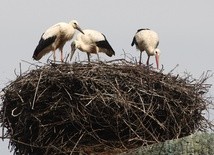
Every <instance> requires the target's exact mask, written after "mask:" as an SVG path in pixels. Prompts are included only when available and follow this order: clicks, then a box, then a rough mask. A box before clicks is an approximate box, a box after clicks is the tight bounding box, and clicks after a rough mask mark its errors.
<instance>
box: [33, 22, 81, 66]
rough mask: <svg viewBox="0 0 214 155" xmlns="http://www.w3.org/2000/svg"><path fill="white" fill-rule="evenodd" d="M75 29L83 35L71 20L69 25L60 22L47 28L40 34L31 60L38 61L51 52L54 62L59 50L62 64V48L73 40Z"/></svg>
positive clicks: (76, 23) (76, 24)
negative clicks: (56, 52)
mask: <svg viewBox="0 0 214 155" xmlns="http://www.w3.org/2000/svg"><path fill="white" fill-rule="evenodd" d="M75 29H76V30H79V31H80V32H81V33H83V31H82V30H81V28H80V26H79V25H78V22H77V21H76V20H72V21H71V22H69V23H64V22H60V23H57V24H55V25H53V26H51V27H50V28H48V29H47V30H46V31H45V32H44V33H43V34H42V36H41V39H40V41H39V44H38V45H37V47H36V49H35V51H34V53H33V58H34V59H35V60H40V59H41V58H42V57H43V56H44V55H45V54H47V53H49V52H50V51H53V59H54V62H55V61H56V54H55V51H56V50H57V49H59V50H60V52H61V62H63V47H64V45H65V43H66V42H67V41H69V40H71V39H72V38H73V36H74V33H75Z"/></svg>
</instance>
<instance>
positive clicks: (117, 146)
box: [0, 61, 211, 154]
mask: <svg viewBox="0 0 214 155" xmlns="http://www.w3.org/2000/svg"><path fill="white" fill-rule="evenodd" d="M206 79H207V76H203V77H202V78H201V79H200V80H194V79H192V78H191V76H186V78H181V77H180V76H173V75H172V74H171V73H169V74H166V75H165V74H163V73H161V72H156V71H154V70H152V69H149V68H148V67H143V66H138V65H135V64H132V63H127V62H121V61H119V62H115V63H110V64H107V63H91V64H83V63H75V64H72V65H70V64H60V65H52V64H49V65H45V66H43V67H40V68H37V69H35V70H30V71H28V72H27V73H25V74H23V75H21V76H19V77H17V79H16V80H15V81H13V82H11V83H10V84H9V85H8V86H7V87H5V88H4V89H3V92H4V95H3V96H2V101H3V106H2V110H1V115H0V116H1V119H0V122H1V123H2V124H3V127H4V128H6V129H7V132H6V134H4V136H5V137H9V138H10V139H11V145H12V146H13V148H14V152H15V154H34V153H35V154H70V153H73V154H75V153H82V154H90V153H91V152H93V153H103V152H105V153H106V152H108V153H113V152H114V153H115V152H123V151H124V150H127V149H129V148H134V147H138V146H141V145H148V144H153V143H158V142H161V141H165V140H169V139H174V138H179V137H183V136H187V135H190V134H191V133H194V132H195V131H200V130H201V131H205V130H206V129H207V128H208V127H210V126H211V125H210V124H209V123H208V121H207V120H206V119H205V118H204V115H203V112H202V111H204V110H206V109H207V107H208V106H209V105H210V104H211V101H209V100H208V98H206V97H204V96H205V95H203V93H205V94H206V92H207V91H208V89H209V87H210V85H206V84H205V83H204V82H205V81H206ZM108 153H107V154H108Z"/></svg>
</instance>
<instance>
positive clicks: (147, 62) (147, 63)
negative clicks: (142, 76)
mask: <svg viewBox="0 0 214 155" xmlns="http://www.w3.org/2000/svg"><path fill="white" fill-rule="evenodd" d="M149 58H150V56H149V55H148V58H147V61H146V65H147V66H149Z"/></svg>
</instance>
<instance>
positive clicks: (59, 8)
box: [0, 0, 214, 155]
mask: <svg viewBox="0 0 214 155" xmlns="http://www.w3.org/2000/svg"><path fill="white" fill-rule="evenodd" d="M213 6H214V1H213V0H206V1H199V0H198V1H195V0H186V1H184V0H179V1H178V0H177V1H173V0H161V1H160V0H147V1H142V0H108V1H100V0H90V1H89V0H49V1H48V0H34V1H29V0H19V1H15V0H2V1H1V5H0V21H1V22H0V34H1V35H0V38H1V55H2V56H1V57H0V66H1V67H0V75H1V76H0V89H2V88H3V87H5V86H6V85H7V84H8V83H9V82H10V81H11V80H14V79H15V77H16V76H15V74H14V69H16V70H19V63H20V62H21V64H22V71H25V70H27V69H28V67H29V64H27V63H24V62H22V61H21V60H26V61H29V62H32V63H34V62H35V61H33V60H32V54H33V51H34V49H35V47H36V45H37V44H38V41H39V39H40V36H41V34H42V33H43V32H44V31H45V30H46V29H47V28H48V27H50V26H51V25H53V24H55V23H58V22H61V21H62V22H69V21H70V20H72V19H76V20H77V21H78V22H79V24H80V26H81V28H82V29H87V28H90V29H95V30H98V31H100V32H102V33H104V34H105V35H106V37H107V39H108V41H109V42H110V44H111V45H112V47H113V49H114V50H115V52H116V56H115V57H112V58H107V57H105V56H104V55H101V59H102V60H104V59H105V60H110V59H115V58H123V56H122V55H123V49H124V50H125V51H126V53H130V54H131V55H132V56H133V57H136V58H137V59H139V52H138V51H137V50H136V49H135V48H134V47H131V41H132V38H133V35H134V34H135V32H136V30H137V29H139V28H143V27H144V28H145V27H148V28H151V29H153V30H155V31H156V32H157V33H158V34H159V37H160V44H159V48H160V50H161V57H160V63H161V64H163V65H164V68H165V72H166V73H167V72H169V71H170V70H171V69H173V68H174V67H175V66H176V65H177V64H179V67H178V68H177V69H176V70H175V71H174V74H181V75H182V74H183V73H184V72H189V73H191V74H192V75H193V77H195V78H198V77H199V76H200V75H201V74H202V73H203V72H204V71H207V70H212V72H214V61H213V58H214V48H213V47H212V45H213V41H214V39H213V36H214V17H213V16H214V9H213ZM69 51H70V42H69V43H67V44H66V46H65V47H64V52H65V53H66V52H67V53H68V52H69ZM79 54H80V57H81V60H83V59H86V54H84V53H82V52H79ZM48 56H50V54H49V55H47V56H45V57H44V58H42V60H41V61H42V62H44V63H45V62H46V60H47V58H48ZM76 56H77V53H76ZM146 57H147V56H146V54H144V55H143V60H144V62H145V61H146ZM51 58H52V57H51ZM57 58H59V53H58V57H57ZM93 58H96V56H93ZM151 62H154V58H151ZM208 83H211V84H213V83H214V78H211V79H209V81H208ZM208 95H212V96H214V88H213V87H212V88H211V89H210V92H209V94H208ZM212 115H213V116H212V118H214V114H212ZM0 135H1V134H0ZM7 145H8V141H5V142H2V141H0V154H2V155H3V154H4V155H7V154H8V155H9V154H11V153H9V151H8V148H7Z"/></svg>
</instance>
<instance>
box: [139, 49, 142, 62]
mask: <svg viewBox="0 0 214 155" xmlns="http://www.w3.org/2000/svg"><path fill="white" fill-rule="evenodd" d="M141 57H142V51H140V60H139V65H141Z"/></svg>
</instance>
